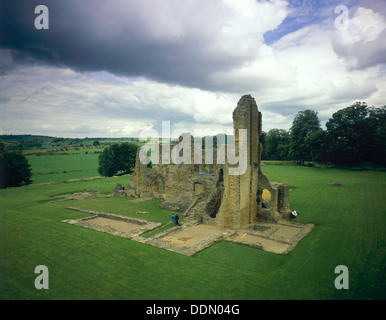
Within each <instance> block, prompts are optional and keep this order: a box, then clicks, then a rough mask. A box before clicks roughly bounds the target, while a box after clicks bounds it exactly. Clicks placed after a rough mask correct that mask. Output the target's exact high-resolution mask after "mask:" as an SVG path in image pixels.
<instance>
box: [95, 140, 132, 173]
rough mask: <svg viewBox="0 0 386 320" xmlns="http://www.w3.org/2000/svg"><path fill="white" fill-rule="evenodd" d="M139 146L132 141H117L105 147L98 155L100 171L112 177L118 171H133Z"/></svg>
mask: <svg viewBox="0 0 386 320" xmlns="http://www.w3.org/2000/svg"><path fill="white" fill-rule="evenodd" d="M138 148H139V146H138V145H137V144H135V143H130V142H124V143H121V144H118V143H115V144H113V145H111V146H110V147H108V148H105V149H104V150H103V152H102V153H101V154H100V155H99V157H98V161H99V167H98V173H99V174H100V175H101V176H105V177H112V176H113V175H115V174H117V173H118V172H124V173H131V172H133V170H134V167H135V160H136V155H137V149H138Z"/></svg>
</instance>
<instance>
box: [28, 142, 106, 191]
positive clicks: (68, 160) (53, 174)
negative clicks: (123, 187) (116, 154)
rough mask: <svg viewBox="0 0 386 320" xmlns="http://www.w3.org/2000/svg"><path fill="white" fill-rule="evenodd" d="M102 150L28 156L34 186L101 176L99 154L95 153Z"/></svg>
mask: <svg viewBox="0 0 386 320" xmlns="http://www.w3.org/2000/svg"><path fill="white" fill-rule="evenodd" d="M101 150H102V149H101ZM101 150H99V149H91V150H88V151H75V152H74V151H72V152H71V151H67V152H61V153H56V154H53V155H41V156H37V155H29V156H26V157H27V159H28V162H29V163H30V164H31V168H32V174H33V175H32V178H31V179H32V181H33V183H34V184H39V183H46V182H60V181H67V180H71V179H81V178H87V177H96V176H99V174H98V171H97V170H98V156H99V154H98V153H95V152H98V151H101ZM86 152H87V153H86Z"/></svg>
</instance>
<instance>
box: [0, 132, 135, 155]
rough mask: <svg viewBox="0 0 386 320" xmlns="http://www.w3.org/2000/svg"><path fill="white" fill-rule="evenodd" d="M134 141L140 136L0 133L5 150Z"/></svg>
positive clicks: (88, 145) (44, 148) (106, 144)
mask: <svg viewBox="0 0 386 320" xmlns="http://www.w3.org/2000/svg"><path fill="white" fill-rule="evenodd" d="M122 142H134V143H138V142H139V141H138V138H131V137H128V138H102V137H101V138H87V137H86V138H83V139H80V138H58V137H51V136H38V135H30V134H27V135H12V134H10V135H0V143H3V144H4V149H5V150H23V151H37V150H51V149H58V148H59V149H64V150H66V149H67V150H68V149H72V148H81V147H95V146H101V147H102V146H109V145H111V144H113V143H122Z"/></svg>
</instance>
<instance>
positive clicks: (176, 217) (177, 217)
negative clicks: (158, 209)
mask: <svg viewBox="0 0 386 320" xmlns="http://www.w3.org/2000/svg"><path fill="white" fill-rule="evenodd" d="M179 218H180V217H179V216H178V213H177V214H176V216H175V219H176V226H178V219H179Z"/></svg>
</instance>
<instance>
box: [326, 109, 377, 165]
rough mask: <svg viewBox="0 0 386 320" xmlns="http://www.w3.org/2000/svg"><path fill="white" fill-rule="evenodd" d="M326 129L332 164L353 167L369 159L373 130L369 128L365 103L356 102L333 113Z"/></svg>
mask: <svg viewBox="0 0 386 320" xmlns="http://www.w3.org/2000/svg"><path fill="white" fill-rule="evenodd" d="M326 127H327V134H328V136H329V141H330V143H331V145H330V151H329V153H330V161H331V162H332V163H335V164H347V165H354V164H359V163H361V162H362V161H366V160H367V159H370V158H371V155H370V151H371V145H373V143H374V141H373V140H374V132H373V131H374V128H372V127H371V126H370V121H369V118H368V109H367V105H366V103H364V102H363V103H361V102H356V103H355V104H353V105H352V106H350V107H347V108H344V109H341V110H339V111H337V112H335V113H334V114H333V115H332V118H331V119H329V120H328V121H327V123H326Z"/></svg>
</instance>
